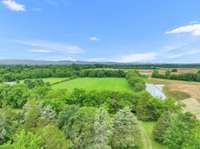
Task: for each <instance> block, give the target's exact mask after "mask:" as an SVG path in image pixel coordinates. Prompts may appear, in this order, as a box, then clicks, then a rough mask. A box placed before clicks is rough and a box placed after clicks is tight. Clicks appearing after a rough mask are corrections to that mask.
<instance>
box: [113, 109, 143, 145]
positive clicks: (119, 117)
mask: <svg viewBox="0 0 200 149" xmlns="http://www.w3.org/2000/svg"><path fill="white" fill-rule="evenodd" d="M138 140H140V129H139V126H138V121H137V119H136V117H135V116H134V115H133V113H131V111H130V109H128V108H125V109H123V110H120V111H119V112H117V114H116V115H115V116H114V120H113V135H112V148H113V149H128V148H136V147H138V145H139V143H138Z"/></svg>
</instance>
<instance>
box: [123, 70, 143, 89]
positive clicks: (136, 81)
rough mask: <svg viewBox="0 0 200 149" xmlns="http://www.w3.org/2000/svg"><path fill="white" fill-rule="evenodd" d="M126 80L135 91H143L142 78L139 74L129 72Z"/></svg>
mask: <svg viewBox="0 0 200 149" xmlns="http://www.w3.org/2000/svg"><path fill="white" fill-rule="evenodd" d="M126 79H127V81H128V83H129V84H130V85H131V86H132V87H133V89H134V90H135V91H143V90H144V89H145V81H144V78H143V76H141V75H140V74H139V72H137V71H129V72H128V73H127V75H126Z"/></svg>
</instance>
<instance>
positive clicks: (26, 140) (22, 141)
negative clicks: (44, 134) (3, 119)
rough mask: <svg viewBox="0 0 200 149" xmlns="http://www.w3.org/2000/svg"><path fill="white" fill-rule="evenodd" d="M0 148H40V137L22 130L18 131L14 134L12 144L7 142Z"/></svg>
mask: <svg viewBox="0 0 200 149" xmlns="http://www.w3.org/2000/svg"><path fill="white" fill-rule="evenodd" d="M0 148H1V149H41V148H42V140H41V137H39V136H37V135H35V134H33V133H31V132H26V131H24V130H22V131H20V132H19V134H17V135H16V137H15V140H14V142H13V143H12V144H10V143H8V144H5V145H2V146H0Z"/></svg>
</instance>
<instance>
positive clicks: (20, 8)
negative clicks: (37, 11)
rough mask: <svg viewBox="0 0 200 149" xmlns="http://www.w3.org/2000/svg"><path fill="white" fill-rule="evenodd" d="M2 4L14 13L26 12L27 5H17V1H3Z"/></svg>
mask: <svg viewBox="0 0 200 149" xmlns="http://www.w3.org/2000/svg"><path fill="white" fill-rule="evenodd" d="M2 4H4V5H5V6H6V7H7V8H8V9H10V10H12V11H17V12H19V11H26V7H25V5H23V4H20V3H17V2H16V1H15V0H2Z"/></svg>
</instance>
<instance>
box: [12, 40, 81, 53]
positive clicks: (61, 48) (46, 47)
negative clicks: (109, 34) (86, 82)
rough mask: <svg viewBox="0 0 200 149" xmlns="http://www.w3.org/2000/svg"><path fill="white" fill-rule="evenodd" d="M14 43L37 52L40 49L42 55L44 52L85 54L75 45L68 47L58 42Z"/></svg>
mask: <svg viewBox="0 0 200 149" xmlns="http://www.w3.org/2000/svg"><path fill="white" fill-rule="evenodd" d="M15 42H16V43H18V44H21V45H24V46H27V47H29V48H32V49H34V50H37V51H40V50H41V49H42V52H43V53H44V51H45V52H47V51H51V52H60V53H63V54H80V53H84V52H85V50H84V49H82V48H81V47H79V46H77V45H68V44H64V43H58V42H49V41H15ZM40 52H41V51H40Z"/></svg>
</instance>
